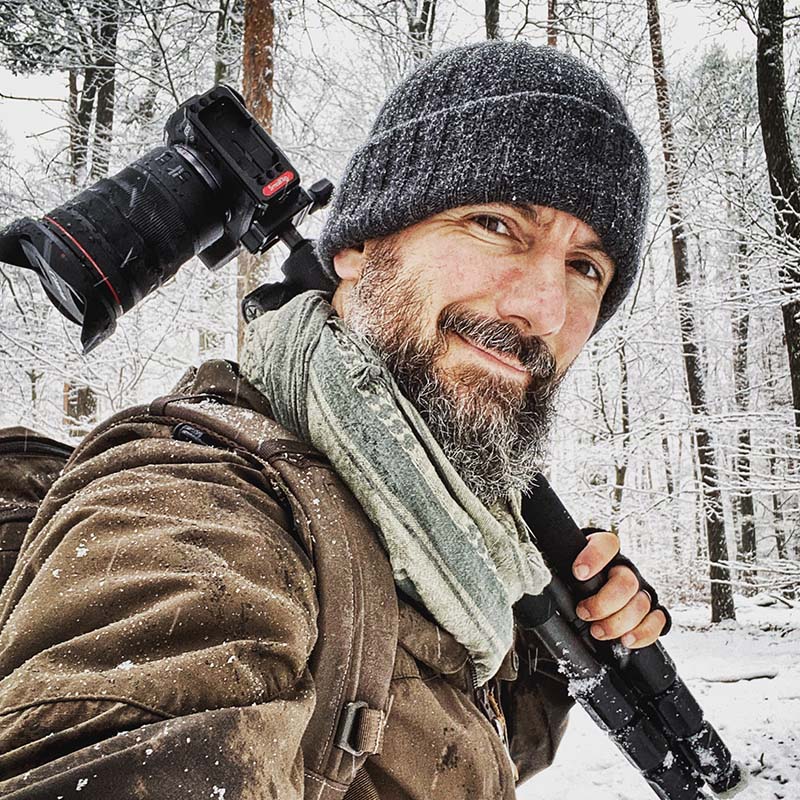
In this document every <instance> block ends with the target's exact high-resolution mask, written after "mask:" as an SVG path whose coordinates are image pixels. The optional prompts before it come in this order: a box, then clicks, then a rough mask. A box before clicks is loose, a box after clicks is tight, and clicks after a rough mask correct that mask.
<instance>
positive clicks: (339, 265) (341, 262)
mask: <svg viewBox="0 0 800 800" xmlns="http://www.w3.org/2000/svg"><path fill="white" fill-rule="evenodd" d="M365 260H366V259H365V255H364V245H363V244H362V245H359V246H358V247H348V248H346V249H344V250H340V251H339V252H338V253H337V254H336V255H335V256H334V257H333V268H334V269H335V270H336V274H337V275H338V276H339V279H340V280H342V281H354V282H357V281H358V280H360V278H361V273H362V271H363V270H364V262H365Z"/></svg>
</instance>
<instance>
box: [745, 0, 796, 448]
mask: <svg viewBox="0 0 800 800" xmlns="http://www.w3.org/2000/svg"><path fill="white" fill-rule="evenodd" d="M783 24H784V9H783V0H759V3H758V24H757V26H756V32H757V37H758V43H757V48H756V80H757V84H758V110H759V115H760V117H761V134H762V137H763V140H764V153H765V155H766V158H767V168H768V170H769V184H770V190H771V192H772V199H773V203H774V204H775V225H776V229H777V236H778V238H779V239H780V240H781V241H783V242H785V244H786V248H785V257H784V259H783V260H782V263H781V264H780V265H779V267H778V269H779V273H780V279H781V287H782V289H783V291H784V292H785V293H786V300H785V302H784V303H783V306H782V312H783V329H784V334H785V338H786V349H787V353H788V356H789V374H790V376H791V385H792V398H793V405H794V419H795V427H796V428H797V430H798V436H799V437H800V174H799V173H798V169H797V163H796V160H795V157H794V154H793V152H792V140H791V133H790V128H789V112H788V107H787V102H786V79H785V76H784V62H783Z"/></svg>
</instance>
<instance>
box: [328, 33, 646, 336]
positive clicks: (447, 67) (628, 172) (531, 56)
mask: <svg viewBox="0 0 800 800" xmlns="http://www.w3.org/2000/svg"><path fill="white" fill-rule="evenodd" d="M648 190H649V176H648V166H647V156H646V154H645V151H644V148H643V147H642V144H641V142H640V141H639V138H638V137H637V135H636V133H635V132H634V130H633V128H632V127H631V123H630V120H629V119H628V116H627V114H626V113H625V110H624V108H623V107H622V104H621V102H620V100H619V98H618V97H617V96H616V94H615V93H614V91H613V90H612V89H611V87H610V86H609V85H608V83H607V82H606V81H605V79H604V78H603V77H602V76H601V75H599V74H598V73H597V72H595V71H594V70H593V69H592V68H590V67H589V66H587V65H586V64H584V63H583V62H581V61H579V60H577V59H576V58H574V57H572V56H570V55H568V54H566V53H563V52H561V51H559V50H557V49H555V48H553V47H533V46H532V45H530V44H527V43H526V42H502V41H492V42H482V43H479V44H473V45H466V46H463V47H456V48H453V49H451V50H446V51H444V52H442V53H439V54H437V55H435V56H434V57H433V58H431V59H430V60H428V61H427V62H425V63H424V64H422V65H421V66H420V67H419V68H417V69H416V70H415V71H414V72H413V73H412V74H411V75H409V76H408V77H407V78H406V79H405V80H404V81H402V82H401V83H400V84H399V85H398V86H397V87H396V88H395V89H394V90H393V91H392V93H391V94H390V95H389V97H388V98H387V99H386V101H385V102H384V104H383V106H382V107H381V109H380V111H379V112H378V116H377V119H376V120H375V123H374V124H373V126H372V130H371V132H370V135H369V139H368V140H367V142H366V143H365V144H364V145H363V146H362V147H360V148H359V149H358V150H357V151H356V152H355V153H354V154H353V156H352V158H351V159H350V162H349V164H348V165H347V167H346V169H345V172H344V175H343V176H342V179H341V182H340V183H339V186H338V188H337V190H336V192H335V194H334V198H333V201H332V205H331V209H330V212H329V214H328V218H327V220H326V222H325V225H324V227H323V230H322V233H321V235H320V237H319V239H318V241H317V254H318V256H319V258H320V260H321V262H322V264H323V268H324V269H325V271H326V272H327V273H328V274H329V275H331V276H333V277H335V273H334V271H333V256H334V255H336V253H338V252H339V251H340V250H343V249H344V248H346V247H353V246H357V245H360V244H361V243H363V242H365V241H367V240H368V239H373V238H376V237H379V236H385V235H388V234H391V233H395V232H397V231H399V230H401V229H403V228H406V227H408V226H410V225H413V224H415V223H417V222H420V221H422V220H424V219H426V218H427V217H430V216H431V215H433V214H438V213H440V212H441V211H445V210H447V209H449V208H455V207H456V206H460V205H467V204H470V203H483V202H513V203H531V204H536V205H544V206H551V207H552V208H557V209H559V210H561V211H566V212H568V213H570V214H572V215H574V216H576V217H578V218H579V219H581V220H583V221H584V222H586V223H587V224H588V225H590V226H591V227H592V228H593V229H594V231H595V232H596V233H597V235H598V236H599V237H600V239H601V241H602V242H603V246H604V247H605V249H606V251H607V253H608V255H609V256H611V257H612V258H613V259H614V262H615V264H616V271H615V275H614V279H613V281H612V282H611V284H610V285H609V287H608V290H607V291H606V294H605V296H604V298H603V304H602V307H601V309H600V315H599V318H598V322H597V326H596V329H595V330H597V329H599V328H600V327H601V326H602V325H603V324H604V323H605V322H606V321H607V320H608V319H609V317H611V315H612V314H613V313H614V311H615V310H616V309H617V307H618V306H619V304H620V303H621V302H622V300H623V299H624V298H625V295H626V294H627V293H628V291H629V289H630V288H631V285H632V284H633V281H634V278H635V277H636V273H637V270H638V265H639V260H640V257H641V247H642V239H643V234H644V225H645V220H646V216H647V202H648Z"/></svg>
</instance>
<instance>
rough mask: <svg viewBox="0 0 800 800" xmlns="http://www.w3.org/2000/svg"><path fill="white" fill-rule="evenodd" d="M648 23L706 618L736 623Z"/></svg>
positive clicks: (657, 60) (654, 32) (672, 161)
mask: <svg viewBox="0 0 800 800" xmlns="http://www.w3.org/2000/svg"><path fill="white" fill-rule="evenodd" d="M647 21H648V29H649V33H650V48H651V54H652V59H653V78H654V81H655V89H656V98H657V104H658V115H659V123H660V129H661V142H662V146H663V152H664V167H665V171H666V175H667V202H668V214H669V221H670V229H671V232H672V252H673V262H674V267H675V282H676V285H677V289H678V313H679V316H680V329H681V341H682V350H683V362H684V368H685V371H686V382H687V387H688V391H689V400H690V403H691V407H692V416H693V419H694V438H695V443H696V447H697V458H698V463H699V470H700V480H701V486H702V491H703V508H704V518H705V530H706V537H707V540H708V554H709V559H710V562H711V567H710V577H711V619H712V622H719V621H720V620H722V619H735V616H736V611H735V608H734V605H733V594H732V592H731V587H730V570H729V569H728V567H727V560H728V547H727V543H726V540H725V523H724V518H723V513H722V502H721V497H720V486H719V474H718V469H717V463H716V454H715V449H714V442H713V439H712V436H711V432H710V430H709V426H708V423H707V420H706V418H707V415H708V412H707V407H706V397H705V390H704V381H703V367H702V362H701V350H700V343H699V339H698V335H697V331H696V327H695V321H694V315H693V311H692V308H691V302H690V299H689V296H690V287H691V275H690V272H689V250H688V246H687V230H686V226H685V223H684V212H683V207H682V203H681V198H680V168H679V165H678V163H677V158H676V151H675V137H674V133H673V127H672V112H671V109H670V97H669V85H668V83H667V76H666V70H665V64H664V48H663V44H662V40H661V21H660V17H659V12H658V5H657V0H647Z"/></svg>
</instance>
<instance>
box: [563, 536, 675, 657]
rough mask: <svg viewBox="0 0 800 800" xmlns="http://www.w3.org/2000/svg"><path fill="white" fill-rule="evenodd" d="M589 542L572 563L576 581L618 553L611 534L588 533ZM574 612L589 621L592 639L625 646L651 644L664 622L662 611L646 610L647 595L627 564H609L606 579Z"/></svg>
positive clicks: (648, 608)
mask: <svg viewBox="0 0 800 800" xmlns="http://www.w3.org/2000/svg"><path fill="white" fill-rule="evenodd" d="M587 539H588V540H589V543H588V544H587V545H586V547H584V548H583V550H581V552H580V553H579V555H578V557H577V558H576V559H575V562H574V563H573V565H572V572H573V573H574V575H575V577H576V578H578V580H582V581H585V580H586V579H587V578H592V577H594V576H595V575H597V573H598V572H601V571H602V570H603V569H604V568H605V566H606V565H607V564H608V562H609V561H611V559H612V558H614V556H615V555H616V554H617V553H618V552H619V539H617V537H616V536H614V534H613V533H608V532H606V531H601V532H600V533H590V534H589V536H588V537H587ZM576 610H577V614H578V616H579V617H580V618H581V619H582V620H586V621H587V622H588V621H591V622H593V625H592V626H591V628H590V631H591V634H592V636H594V637H595V639H603V640H607V639H618V638H619V639H621V641H622V644H624V645H625V646H626V647H631V648H636V647H645V646H647V645H649V644H653V642H655V640H656V639H657V638H658V636H659V634H660V633H661V631H662V630H663V628H664V625H666V622H667V618H666V616H665V615H664V613H663V612H662V611H658V610H656V611H651V610H650V595H649V594H647V592H645V591H643V590H642V589H640V588H639V581H638V580H637V578H636V576H635V575H634V574H633V572H631V570H630V569H628V567H623V566H617V567H612V568H611V570H610V571H609V573H608V581H607V582H606V584H605V585H604V586H603V588H602V589H600V591H599V592H598V593H597V594H594V595H592V596H591V597H587V598H586V599H585V600H581V602H580V603H578V606H577V609H576Z"/></svg>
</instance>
